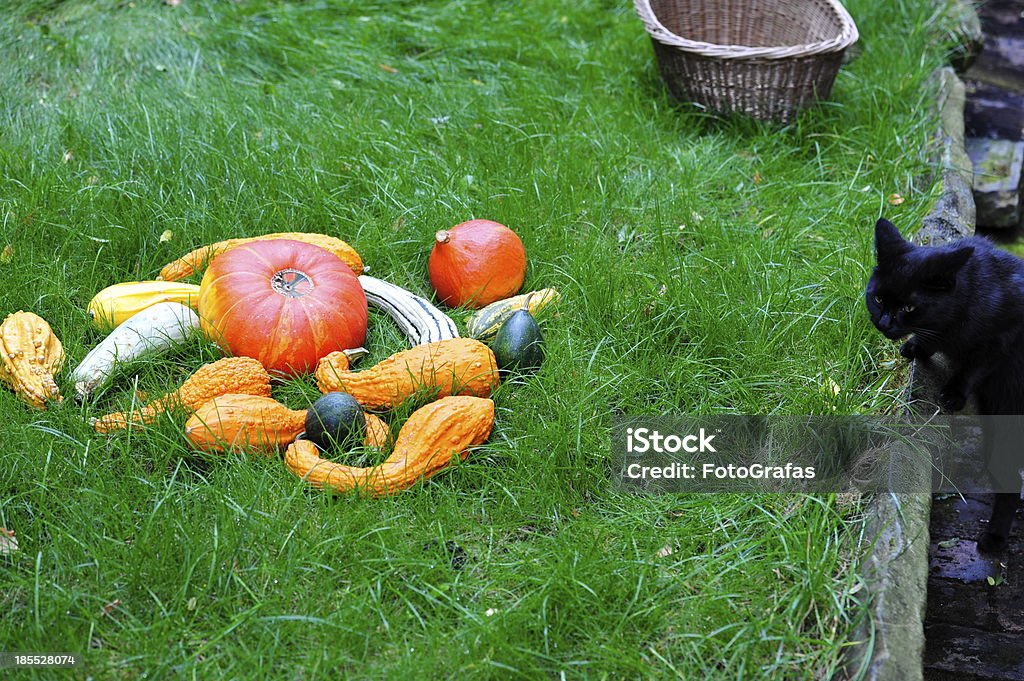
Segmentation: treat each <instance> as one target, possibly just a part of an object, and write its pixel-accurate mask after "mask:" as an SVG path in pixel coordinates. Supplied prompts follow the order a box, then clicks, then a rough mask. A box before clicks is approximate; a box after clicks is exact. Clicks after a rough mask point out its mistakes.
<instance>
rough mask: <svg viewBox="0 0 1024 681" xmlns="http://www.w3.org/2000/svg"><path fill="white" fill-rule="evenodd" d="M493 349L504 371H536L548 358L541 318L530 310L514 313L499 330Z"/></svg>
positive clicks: (492, 345)
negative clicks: (535, 316) (541, 328)
mask: <svg viewBox="0 0 1024 681" xmlns="http://www.w3.org/2000/svg"><path fill="white" fill-rule="evenodd" d="M491 350H493V351H494V358H495V359H496V360H497V361H498V368H499V369H500V370H502V371H506V372H512V373H515V372H521V373H530V372H533V371H536V370H537V369H538V368H539V367H540V365H541V363H542V362H543V361H544V337H543V336H542V335H541V333H540V326H538V325H537V320H536V319H534V318H533V315H532V314H530V313H529V312H527V311H526V310H519V311H517V312H515V313H513V315H512V316H511V317H509V318H508V320H507V321H506V322H505V323H504V324H502V325H501V328H500V329H498V335H496V336H495V337H494V340H493V341H491Z"/></svg>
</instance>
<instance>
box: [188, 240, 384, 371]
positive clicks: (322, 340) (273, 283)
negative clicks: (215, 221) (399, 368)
mask: <svg viewBox="0 0 1024 681" xmlns="http://www.w3.org/2000/svg"><path fill="white" fill-rule="evenodd" d="M198 312H199V318H200V322H201V324H202V328H203V331H204V332H205V333H206V334H207V336H209V337H210V338H211V339H213V340H214V341H215V342H217V343H219V344H220V345H221V346H222V347H224V348H225V349H226V350H228V351H229V352H231V354H233V355H243V356H246V357H255V358H256V359H258V360H259V361H260V362H261V363H262V364H263V366H265V367H266V368H267V370H268V371H270V372H271V373H275V372H276V373H283V374H286V375H294V374H298V373H303V372H308V371H312V370H313V369H315V368H316V364H317V362H318V361H319V360H320V358H321V357H324V356H325V355H328V354H330V353H332V352H336V351H339V350H346V349H348V348H355V347H359V346H360V345H362V344H363V342H364V341H365V340H366V325H367V308H366V296H365V295H364V294H363V287H362V286H360V284H359V279H357V278H356V275H355V274H354V273H353V272H352V269H351V268H350V267H349V266H348V265H346V264H345V263H344V262H342V260H341V259H340V258H339V257H338V256H336V255H334V254H333V253H330V252H328V251H326V250H324V249H322V248H319V247H317V246H313V245H311V244H307V243H302V242H300V241H291V240H288V239H272V240H268V241H253V242H250V243H246V244H242V245H241V246H238V247H236V248H233V249H232V250H230V251H227V252H225V253H221V254H220V255H218V256H217V257H216V258H214V259H213V262H211V263H210V265H209V267H208V268H207V270H206V274H205V275H203V281H202V284H200V287H199V302H198Z"/></svg>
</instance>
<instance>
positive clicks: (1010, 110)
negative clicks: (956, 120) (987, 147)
mask: <svg viewBox="0 0 1024 681" xmlns="http://www.w3.org/2000/svg"><path fill="white" fill-rule="evenodd" d="M964 85H965V86H966V87H967V104H966V106H965V107H964V128H965V130H966V132H967V136H968V137H991V138H993V139H1004V140H1013V141H1016V140H1019V139H1024V95H1022V94H1018V93H1016V92H1009V91H1007V90H1005V89H1003V88H1001V87H997V86H995V85H989V84H988V83H982V82H979V81H976V80H967V81H964Z"/></svg>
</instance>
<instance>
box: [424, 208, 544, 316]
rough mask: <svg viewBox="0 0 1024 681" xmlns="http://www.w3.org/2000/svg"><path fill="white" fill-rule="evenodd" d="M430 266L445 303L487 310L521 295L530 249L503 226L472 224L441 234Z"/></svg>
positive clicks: (451, 305)
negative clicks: (511, 297)
mask: <svg viewBox="0 0 1024 681" xmlns="http://www.w3.org/2000/svg"><path fill="white" fill-rule="evenodd" d="M427 265H428V269H429V270H430V284H431V285H432V286H433V287H434V291H436V292H437V297H438V298H439V299H440V300H441V302H442V303H444V304H445V305H448V306H450V307H459V306H460V305H466V306H468V307H483V306H484V305H488V304H490V303H493V302H494V301H496V300H502V299H504V298H508V297H509V296H514V295H515V294H517V293H519V289H521V288H522V287H523V280H524V279H525V278H526V249H525V248H523V242H522V241H521V240H520V239H519V237H518V236H517V235H516V233H515V232H513V231H512V230H511V229H509V228H508V227H506V226H505V225H502V224H500V223H498V222H493V221H491V220H470V221H469V222H463V223H461V224H458V225H455V226H454V227H452V228H451V229H447V230H442V231H440V232H438V233H437V235H436V237H435V241H434V247H433V249H431V251H430V259H429V261H428V263H427Z"/></svg>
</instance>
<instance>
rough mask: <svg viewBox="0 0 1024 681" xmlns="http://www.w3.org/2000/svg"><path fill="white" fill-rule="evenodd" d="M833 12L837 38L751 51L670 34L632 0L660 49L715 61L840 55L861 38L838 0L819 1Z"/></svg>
mask: <svg viewBox="0 0 1024 681" xmlns="http://www.w3.org/2000/svg"><path fill="white" fill-rule="evenodd" d="M818 2H819V3H823V4H825V5H827V6H828V8H829V9H831V10H832V12H833V15H834V16H835V18H836V19H838V23H839V35H838V36H836V37H835V38H831V39H829V40H822V41H819V42H814V43H804V44H801V45H783V46H779V47H751V46H749V45H717V44H715V43H705V42H700V41H698V40H689V39H687V38H683V37H682V36H679V35H676V34H675V33H673V32H671V31H670V30H668V29H667V28H665V26H664V25H663V24H662V23H661V21H659V20H658V17H657V16H656V15H655V13H654V9H653V8H652V7H651V0H633V4H634V6H635V7H636V13H637V15H638V16H639V17H640V21H642V22H643V24H644V27H645V28H646V29H647V32H648V33H649V34H650V36H651V37H652V38H653V39H655V40H657V41H658V42H659V43H661V44H663V45H668V46H669V47H677V48H680V49H681V50H684V51H686V52H692V53H694V54H699V55H702V56H705V57H712V58H716V59H785V58H792V57H809V56H812V55H816V54H827V53H830V52H840V51H842V50H845V49H846V48H847V47H849V46H850V45H852V44H854V43H855V42H857V39H858V38H859V37H860V34H859V33H858V32H857V25H856V24H855V23H854V22H853V17H851V16H850V13H849V12H847V11H846V8H845V7H843V6H842V4H840V3H839V2H838V0H818Z"/></svg>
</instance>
